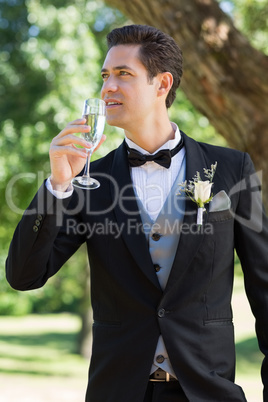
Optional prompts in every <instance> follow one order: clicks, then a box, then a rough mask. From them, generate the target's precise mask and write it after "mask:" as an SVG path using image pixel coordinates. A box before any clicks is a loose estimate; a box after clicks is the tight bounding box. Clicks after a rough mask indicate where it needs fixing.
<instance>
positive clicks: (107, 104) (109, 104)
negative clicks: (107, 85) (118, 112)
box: [106, 100, 122, 107]
mask: <svg viewBox="0 0 268 402" xmlns="http://www.w3.org/2000/svg"><path fill="white" fill-rule="evenodd" d="M120 105H122V103H120V102H117V101H112V100H111V101H106V107H112V106H120Z"/></svg>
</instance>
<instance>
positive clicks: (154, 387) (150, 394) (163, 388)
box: [143, 381, 189, 402]
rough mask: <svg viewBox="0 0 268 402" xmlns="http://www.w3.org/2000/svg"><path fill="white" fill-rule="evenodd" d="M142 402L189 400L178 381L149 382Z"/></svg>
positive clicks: (183, 401) (186, 401)
mask: <svg viewBox="0 0 268 402" xmlns="http://www.w3.org/2000/svg"><path fill="white" fill-rule="evenodd" d="M143 402H189V400H188V399H187V397H186V395H185V393H184V392H183V390H182V388H181V386H180V383H179V382H178V381H170V382H153V381H149V382H148V387H147V390H146V394H145V397H144V401H143Z"/></svg>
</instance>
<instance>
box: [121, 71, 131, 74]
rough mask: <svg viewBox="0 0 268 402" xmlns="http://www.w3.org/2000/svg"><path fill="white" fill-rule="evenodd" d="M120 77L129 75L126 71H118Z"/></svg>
mask: <svg viewBox="0 0 268 402" xmlns="http://www.w3.org/2000/svg"><path fill="white" fill-rule="evenodd" d="M119 74H120V75H129V73H128V72H127V71H120V73H119Z"/></svg>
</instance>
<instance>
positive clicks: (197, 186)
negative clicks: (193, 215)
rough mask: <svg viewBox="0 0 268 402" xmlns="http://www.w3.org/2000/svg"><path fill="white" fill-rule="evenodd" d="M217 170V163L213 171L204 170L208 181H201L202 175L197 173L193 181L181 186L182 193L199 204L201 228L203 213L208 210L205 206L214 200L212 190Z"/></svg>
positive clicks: (199, 223) (213, 166)
mask: <svg viewBox="0 0 268 402" xmlns="http://www.w3.org/2000/svg"><path fill="white" fill-rule="evenodd" d="M216 168H217V162H215V163H214V165H211V169H205V168H204V176H205V177H206V178H207V179H208V180H205V181H203V180H201V175H200V173H199V172H196V175H195V177H194V178H193V180H190V181H189V183H187V181H185V182H183V183H181V184H180V187H181V190H180V191H182V192H184V193H185V194H186V195H187V196H188V197H189V198H190V199H191V200H192V201H193V202H195V203H196V204H197V208H198V209H197V225H199V226H201V225H202V224H203V213H204V211H205V210H206V208H205V204H208V203H209V202H210V201H211V200H212V198H213V194H212V193H211V189H212V185H213V182H212V180H213V177H214V174H215V171H216Z"/></svg>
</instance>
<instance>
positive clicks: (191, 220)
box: [165, 132, 210, 292]
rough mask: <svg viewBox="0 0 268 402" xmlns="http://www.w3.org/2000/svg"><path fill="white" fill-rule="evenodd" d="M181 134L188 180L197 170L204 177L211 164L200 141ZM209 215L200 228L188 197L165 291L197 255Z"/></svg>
mask: <svg viewBox="0 0 268 402" xmlns="http://www.w3.org/2000/svg"><path fill="white" fill-rule="evenodd" d="M181 134H182V136H183V140H184V144H185V149H186V180H187V182H188V181H189V180H192V179H193V177H194V176H195V175H196V172H197V171H198V172H200V174H201V177H202V178H203V169H204V168H208V167H210V166H208V164H207V162H206V160H205V157H204V154H203V152H202V151H201V148H200V146H199V145H198V143H197V142H196V141H194V140H192V139H191V138H189V137H187V136H186V135H185V134H184V133H183V132H181ZM207 215H208V214H207V213H204V215H203V227H202V228H201V229H200V230H198V228H197V225H196V220H197V205H196V203H194V202H193V201H191V200H190V199H189V198H188V197H186V200H185V215H184V219H183V226H182V231H181V234H180V240H179V244H178V248H177V251H176V254H175V258H174V262H173V266H172V269H171V272H170V276H169V279H168V282H167V286H166V288H165V292H167V291H168V290H169V289H170V288H171V287H172V286H173V285H174V284H175V283H176V282H177V281H178V280H180V278H181V277H182V276H183V274H184V272H185V271H186V270H187V268H188V267H189V265H190V263H191V261H192V260H193V258H194V257H195V255H196V253H197V251H198V249H199V247H200V245H201V243H202V240H203V238H204V231H203V230H202V229H203V228H204V227H205V225H206V222H207Z"/></svg>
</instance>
